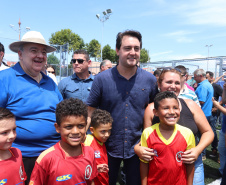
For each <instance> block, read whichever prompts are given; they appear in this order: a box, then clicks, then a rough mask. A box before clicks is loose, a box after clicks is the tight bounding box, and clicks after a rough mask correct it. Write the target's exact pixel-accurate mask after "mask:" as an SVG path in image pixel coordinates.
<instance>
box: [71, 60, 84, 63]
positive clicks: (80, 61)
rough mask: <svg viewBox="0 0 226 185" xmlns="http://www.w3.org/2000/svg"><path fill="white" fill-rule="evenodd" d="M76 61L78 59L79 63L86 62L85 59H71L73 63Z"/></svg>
mask: <svg viewBox="0 0 226 185" xmlns="http://www.w3.org/2000/svg"><path fill="white" fill-rule="evenodd" d="M76 61H78V64H83V62H84V61H85V60H83V59H71V63H73V64H75V63H76Z"/></svg>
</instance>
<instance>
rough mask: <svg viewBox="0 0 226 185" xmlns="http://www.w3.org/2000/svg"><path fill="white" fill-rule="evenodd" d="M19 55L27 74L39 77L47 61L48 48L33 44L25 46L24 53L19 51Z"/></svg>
mask: <svg viewBox="0 0 226 185" xmlns="http://www.w3.org/2000/svg"><path fill="white" fill-rule="evenodd" d="M18 54H19V57H20V64H21V67H22V68H23V70H24V71H25V73H27V74H28V75H29V76H32V77H36V76H37V75H39V73H40V71H41V70H42V68H43V67H44V65H45V63H46V60H47V55H46V46H44V45H41V44H33V43H31V44H25V45H24V47H23V51H19V52H18Z"/></svg>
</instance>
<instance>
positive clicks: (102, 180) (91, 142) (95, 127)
mask: <svg viewBox="0 0 226 185" xmlns="http://www.w3.org/2000/svg"><path fill="white" fill-rule="evenodd" d="M112 122H113V119H112V117H111V115H110V113H109V112H107V111H105V110H100V109H96V110H95V111H94V112H93V114H92V117H91V126H90V131H91V133H92V135H90V134H89V135H87V137H86V141H85V145H87V146H91V147H92V148H93V149H94V153H95V158H96V163H97V169H98V172H99V173H98V176H97V177H96V178H95V179H94V182H95V185H106V184H109V175H108V171H109V168H108V156H107V150H106V146H105V144H104V143H105V142H106V141H107V139H108V138H109V137H110V135H111V129H112Z"/></svg>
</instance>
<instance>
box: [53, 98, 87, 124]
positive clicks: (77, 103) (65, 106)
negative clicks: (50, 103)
mask: <svg viewBox="0 0 226 185" xmlns="http://www.w3.org/2000/svg"><path fill="white" fill-rule="evenodd" d="M67 116H84V118H85V120H86V121H87V117H88V111H87V105H86V104H85V103H83V101H82V100H79V99H74V98H69V99H66V100H63V101H62V102H60V103H59V104H57V108H56V122H57V124H58V125H60V124H61V123H62V121H63V120H64V119H65V117H67Z"/></svg>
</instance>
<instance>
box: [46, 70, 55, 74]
mask: <svg viewBox="0 0 226 185" xmlns="http://www.w3.org/2000/svg"><path fill="white" fill-rule="evenodd" d="M47 72H48V73H52V74H55V72H54V71H47Z"/></svg>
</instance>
